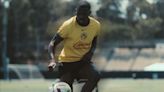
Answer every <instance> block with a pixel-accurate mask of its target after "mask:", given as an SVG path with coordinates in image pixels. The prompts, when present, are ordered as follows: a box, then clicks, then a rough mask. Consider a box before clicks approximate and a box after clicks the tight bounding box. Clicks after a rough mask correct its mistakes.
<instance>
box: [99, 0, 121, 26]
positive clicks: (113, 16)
mask: <svg viewBox="0 0 164 92" xmlns="http://www.w3.org/2000/svg"><path fill="white" fill-rule="evenodd" d="M99 4H101V7H100V9H99V10H98V11H97V16H98V17H101V18H105V19H108V20H110V21H112V22H117V23H120V22H122V21H123V19H122V18H121V17H120V14H121V11H120V9H119V7H120V0H100V1H99Z"/></svg>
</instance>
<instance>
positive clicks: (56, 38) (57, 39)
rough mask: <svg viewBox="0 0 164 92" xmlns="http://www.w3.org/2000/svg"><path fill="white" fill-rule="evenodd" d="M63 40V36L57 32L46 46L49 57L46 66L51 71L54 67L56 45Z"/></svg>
mask: <svg viewBox="0 0 164 92" xmlns="http://www.w3.org/2000/svg"><path fill="white" fill-rule="evenodd" d="M62 40H63V38H62V37H61V36H60V35H59V34H56V35H55V36H54V37H53V38H52V40H51V42H50V44H49V46H48V52H49V57H50V62H49V65H48V68H49V71H53V69H54V67H55V66H56V61H55V57H54V56H55V49H56V46H57V45H58V44H59V43H60V42H61V41H62Z"/></svg>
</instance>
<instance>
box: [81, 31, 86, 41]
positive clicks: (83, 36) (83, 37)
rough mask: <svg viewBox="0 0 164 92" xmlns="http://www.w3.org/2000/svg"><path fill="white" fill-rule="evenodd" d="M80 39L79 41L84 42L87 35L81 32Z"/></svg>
mask: <svg viewBox="0 0 164 92" xmlns="http://www.w3.org/2000/svg"><path fill="white" fill-rule="evenodd" d="M80 37H81V40H85V39H86V38H87V33H86V32H83V33H82V34H81V36H80Z"/></svg>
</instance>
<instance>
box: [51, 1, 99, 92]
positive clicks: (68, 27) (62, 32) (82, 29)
mask: <svg viewBox="0 0 164 92" xmlns="http://www.w3.org/2000/svg"><path fill="white" fill-rule="evenodd" d="M90 14H91V6H90V3H88V2H87V1H80V2H79V5H78V7H77V10H76V15H75V16H73V17H71V18H70V19H68V20H66V21H65V22H64V23H63V24H62V26H61V27H60V28H59V29H58V31H57V33H56V35H55V36H54V37H53V39H52V40H51V42H50V44H49V53H50V57H51V60H50V63H49V65H48V68H49V71H52V70H53V68H54V67H55V66H56V63H57V61H55V59H54V55H55V49H56V46H57V45H58V44H59V43H60V42H61V41H63V42H64V43H63V45H64V46H63V49H62V51H61V53H60V55H59V58H58V63H61V64H60V66H59V70H58V71H59V76H60V81H63V82H66V83H68V84H69V85H70V86H71V87H72V83H73V81H74V79H87V82H86V83H85V84H84V86H83V88H82V91H81V92H92V90H93V89H94V87H95V86H96V85H97V82H98V81H99V80H100V73H99V72H98V71H97V70H96V69H95V68H94V67H93V63H92V62H91V58H92V55H93V53H94V51H95V49H96V42H97V36H98V34H99V31H100V23H99V22H98V21H97V20H96V19H94V18H93V17H90Z"/></svg>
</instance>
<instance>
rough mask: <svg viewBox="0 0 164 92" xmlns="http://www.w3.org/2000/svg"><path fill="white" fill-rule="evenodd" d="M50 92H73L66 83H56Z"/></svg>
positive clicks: (50, 88)
mask: <svg viewBox="0 0 164 92" xmlns="http://www.w3.org/2000/svg"><path fill="white" fill-rule="evenodd" d="M49 92H71V87H70V86H69V85H68V84H67V83H65V82H56V83H53V84H52V85H51V87H49Z"/></svg>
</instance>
